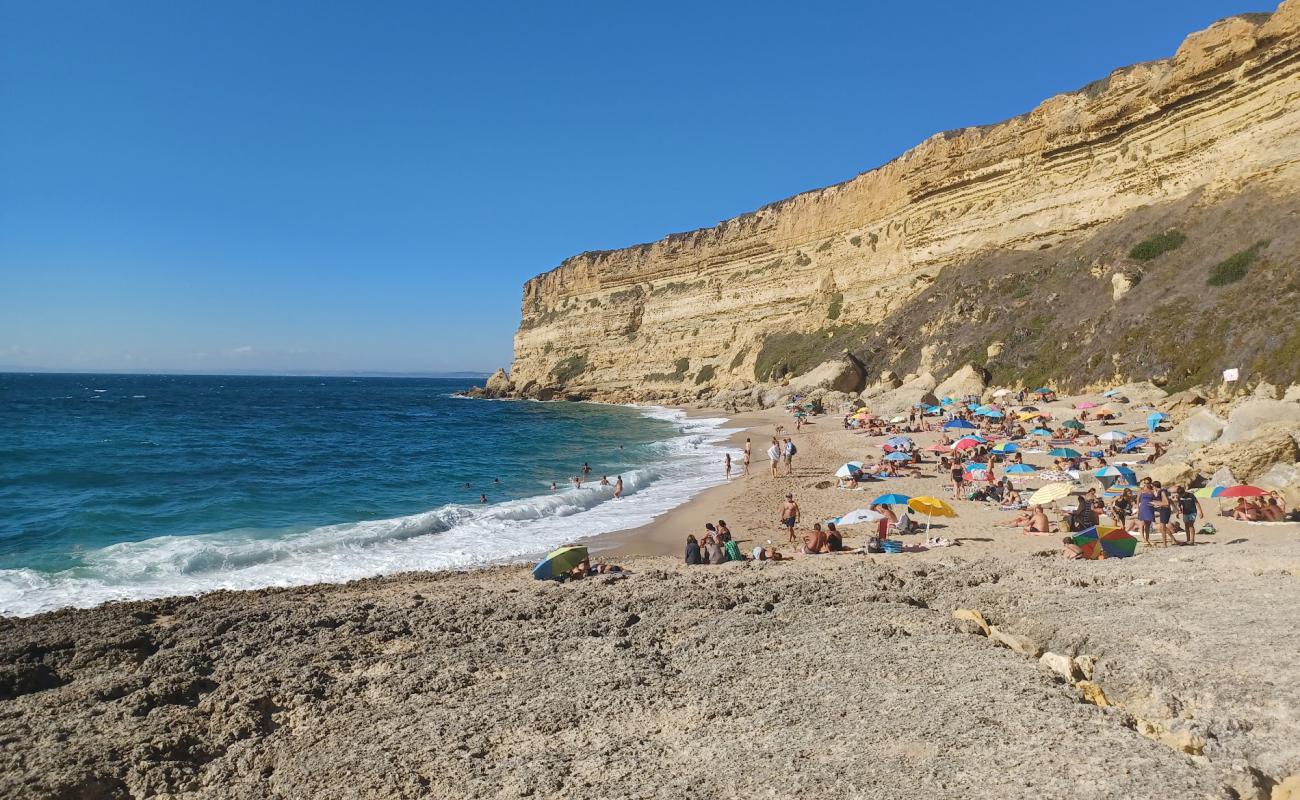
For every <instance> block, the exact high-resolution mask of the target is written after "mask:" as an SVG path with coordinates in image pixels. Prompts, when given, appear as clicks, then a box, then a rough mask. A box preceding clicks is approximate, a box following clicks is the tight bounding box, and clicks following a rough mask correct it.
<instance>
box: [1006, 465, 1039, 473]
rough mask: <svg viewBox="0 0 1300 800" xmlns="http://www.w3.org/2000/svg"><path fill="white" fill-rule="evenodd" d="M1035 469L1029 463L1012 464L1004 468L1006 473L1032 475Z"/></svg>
mask: <svg viewBox="0 0 1300 800" xmlns="http://www.w3.org/2000/svg"><path fill="white" fill-rule="evenodd" d="M1037 471H1038V470H1036V469H1034V468H1033V467H1032V466H1030V465H1029V464H1012V465H1011V466H1009V467H1007V469H1006V473H1007V474H1008V475H1032V474H1034V473H1035V472H1037Z"/></svg>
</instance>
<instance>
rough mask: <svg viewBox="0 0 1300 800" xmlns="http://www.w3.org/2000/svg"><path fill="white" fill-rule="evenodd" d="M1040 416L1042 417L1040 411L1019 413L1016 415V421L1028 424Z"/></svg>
mask: <svg viewBox="0 0 1300 800" xmlns="http://www.w3.org/2000/svg"><path fill="white" fill-rule="evenodd" d="M1041 416H1043V412H1041V411H1021V412H1020V413H1019V414H1016V419H1018V420H1020V421H1021V422H1028V421H1029V420H1031V419H1036V418H1038V417H1041Z"/></svg>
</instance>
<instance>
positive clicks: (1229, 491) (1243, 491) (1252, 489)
mask: <svg viewBox="0 0 1300 800" xmlns="http://www.w3.org/2000/svg"><path fill="white" fill-rule="evenodd" d="M1266 494H1268V490H1267V489H1261V488H1259V487H1258V486H1249V485H1247V484H1244V483H1243V484H1241V485H1240V486H1229V487H1228V488H1226V489H1224V490H1223V491H1222V492H1219V497H1263V496H1264V495H1266Z"/></svg>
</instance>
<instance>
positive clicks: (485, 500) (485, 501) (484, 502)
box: [478, 494, 487, 505]
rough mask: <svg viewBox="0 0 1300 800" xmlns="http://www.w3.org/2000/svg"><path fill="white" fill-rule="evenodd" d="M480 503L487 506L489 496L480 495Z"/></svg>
mask: <svg viewBox="0 0 1300 800" xmlns="http://www.w3.org/2000/svg"><path fill="white" fill-rule="evenodd" d="M478 501H479V503H481V504H484V505H486V504H487V495H485V494H481V495H479V496H478Z"/></svg>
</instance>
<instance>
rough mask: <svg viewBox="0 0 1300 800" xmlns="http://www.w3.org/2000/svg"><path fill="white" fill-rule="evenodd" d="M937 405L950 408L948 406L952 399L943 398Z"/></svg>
mask: <svg viewBox="0 0 1300 800" xmlns="http://www.w3.org/2000/svg"><path fill="white" fill-rule="evenodd" d="M939 404H940V405H945V406H950V405H952V398H951V397H945V398H943V399H942V400H940V401H939Z"/></svg>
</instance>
